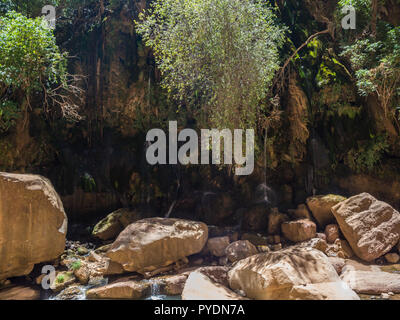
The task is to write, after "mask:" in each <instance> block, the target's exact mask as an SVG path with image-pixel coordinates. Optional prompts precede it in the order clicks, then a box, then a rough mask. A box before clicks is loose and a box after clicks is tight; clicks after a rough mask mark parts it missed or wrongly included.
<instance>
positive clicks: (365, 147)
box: [345, 136, 389, 172]
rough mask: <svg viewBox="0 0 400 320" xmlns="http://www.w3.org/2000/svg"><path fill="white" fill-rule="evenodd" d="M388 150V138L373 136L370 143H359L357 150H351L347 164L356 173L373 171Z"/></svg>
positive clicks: (346, 160) (347, 157)
mask: <svg viewBox="0 0 400 320" xmlns="http://www.w3.org/2000/svg"><path fill="white" fill-rule="evenodd" d="M388 149H389V144H388V142H387V141H386V137H382V136H372V137H371V139H370V140H369V141H366V142H359V143H358V147H357V148H353V149H351V150H350V151H349V152H348V153H347V156H346V159H345V163H346V164H347V165H348V166H349V167H350V168H351V169H352V170H354V171H356V172H364V171H372V170H373V169H374V168H375V167H376V166H377V165H378V164H379V162H380V161H381V159H382V157H383V155H384V153H385V152H387V151H388Z"/></svg>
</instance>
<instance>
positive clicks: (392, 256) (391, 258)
mask: <svg viewBox="0 0 400 320" xmlns="http://www.w3.org/2000/svg"><path fill="white" fill-rule="evenodd" d="M385 259H386V261H387V262H388V263H397V262H399V260H400V256H399V255H398V254H397V253H386V254H385Z"/></svg>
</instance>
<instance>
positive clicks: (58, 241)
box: [0, 173, 67, 280]
mask: <svg viewBox="0 0 400 320" xmlns="http://www.w3.org/2000/svg"><path fill="white" fill-rule="evenodd" d="M66 233H67V216H66V215H65V212H64V207H63V204H62V202H61V200H60V197H59V196H58V194H57V192H56V191H55V190H54V188H53V186H52V184H51V182H50V181H49V180H47V179H46V178H44V177H41V176H38V175H28V174H11V173H0V280H1V279H5V278H8V277H14V276H22V275H27V274H29V273H30V272H31V271H32V269H33V266H34V265H35V264H37V263H40V262H47V261H52V260H54V259H56V258H57V257H59V256H60V255H61V254H62V253H63V251H64V248H65V236H66Z"/></svg>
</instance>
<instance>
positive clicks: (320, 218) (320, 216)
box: [307, 194, 346, 229]
mask: <svg viewBox="0 0 400 320" xmlns="http://www.w3.org/2000/svg"><path fill="white" fill-rule="evenodd" d="M344 200H346V198H345V197H342V196H338V195H334V194H328V195H321V196H314V197H309V198H307V206H308V208H309V209H310V210H311V212H312V215H313V216H314V218H315V220H317V222H318V225H319V227H320V228H322V229H323V228H325V226H326V225H328V224H332V223H335V217H334V216H333V214H332V211H331V208H332V207H333V206H335V205H337V204H338V203H339V202H342V201H344Z"/></svg>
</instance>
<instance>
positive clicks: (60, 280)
mask: <svg viewBox="0 0 400 320" xmlns="http://www.w3.org/2000/svg"><path fill="white" fill-rule="evenodd" d="M75 281H76V278H75V276H74V274H73V272H72V271H62V272H59V273H57V276H56V277H55V279H54V281H53V283H52V284H51V285H50V289H51V290H53V291H54V292H60V291H61V290H63V289H65V288H66V287H68V286H70V285H71V284H73V283H74V282H75Z"/></svg>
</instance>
